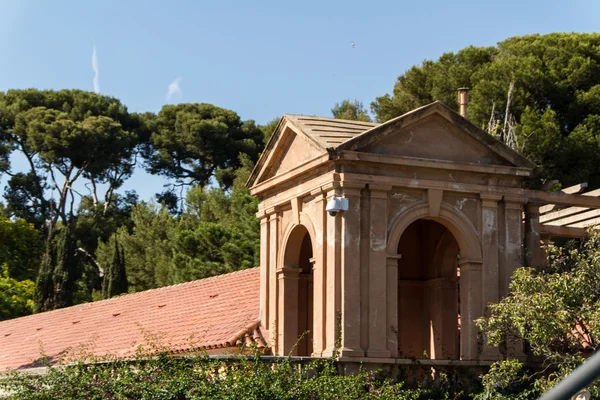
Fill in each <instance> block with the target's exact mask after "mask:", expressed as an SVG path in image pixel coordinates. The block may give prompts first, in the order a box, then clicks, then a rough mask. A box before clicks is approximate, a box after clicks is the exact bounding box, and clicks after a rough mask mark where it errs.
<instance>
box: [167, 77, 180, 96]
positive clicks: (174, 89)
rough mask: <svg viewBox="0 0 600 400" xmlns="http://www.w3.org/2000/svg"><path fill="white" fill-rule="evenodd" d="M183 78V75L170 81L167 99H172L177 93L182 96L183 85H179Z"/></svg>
mask: <svg viewBox="0 0 600 400" xmlns="http://www.w3.org/2000/svg"><path fill="white" fill-rule="evenodd" d="M182 80H183V78H182V77H178V78H176V79H175V80H174V81H173V82H171V83H169V88H168V89H167V101H169V100H171V97H173V96H174V95H176V94H177V95H179V97H181V87H180V86H179V82H181V81H182Z"/></svg>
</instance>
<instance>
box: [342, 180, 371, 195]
mask: <svg viewBox="0 0 600 400" xmlns="http://www.w3.org/2000/svg"><path fill="white" fill-rule="evenodd" d="M340 187H341V189H342V193H343V195H344V196H345V197H351V196H360V191H361V190H363V189H364V188H365V184H363V183H356V182H348V181H341V182H340Z"/></svg>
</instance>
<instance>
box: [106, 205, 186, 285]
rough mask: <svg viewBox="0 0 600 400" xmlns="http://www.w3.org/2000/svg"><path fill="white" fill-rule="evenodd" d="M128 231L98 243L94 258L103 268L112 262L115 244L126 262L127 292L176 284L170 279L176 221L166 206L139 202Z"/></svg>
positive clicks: (135, 206) (123, 230)
mask: <svg viewBox="0 0 600 400" xmlns="http://www.w3.org/2000/svg"><path fill="white" fill-rule="evenodd" d="M131 223H132V229H131V232H130V231H129V230H128V228H127V227H126V226H122V227H120V228H119V229H117V231H116V232H115V233H114V234H113V235H112V236H111V238H110V239H108V240H106V241H101V242H99V243H98V248H97V250H96V259H97V262H98V264H99V265H101V266H102V267H103V269H106V268H107V267H106V266H109V265H110V264H111V263H112V262H113V257H114V251H113V248H114V246H113V245H112V243H111V242H113V241H114V240H115V237H116V240H117V241H118V243H119V245H120V246H121V247H122V251H123V254H124V256H123V257H124V259H125V269H126V275H127V282H128V286H129V289H130V291H132V292H138V291H141V290H147V289H152V288H156V287H161V286H166V285H170V284H173V283H175V281H174V280H173V278H172V277H173V251H172V243H173V240H174V236H175V234H176V227H177V220H176V219H175V218H174V217H173V216H171V215H170V214H169V212H168V211H167V209H166V208H165V207H162V206H159V205H156V204H147V203H143V202H142V203H138V204H136V205H134V206H133V207H132V209H131Z"/></svg>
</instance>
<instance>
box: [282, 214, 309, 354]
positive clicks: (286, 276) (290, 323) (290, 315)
mask: <svg viewBox="0 0 600 400" xmlns="http://www.w3.org/2000/svg"><path fill="white" fill-rule="evenodd" d="M313 263H314V259H313V246H312V241H311V239H310V235H309V233H308V230H307V229H306V228H305V227H304V226H302V225H298V226H296V227H294V228H293V230H292V232H291V233H290V235H289V237H288V240H287V243H286V247H285V253H284V265H283V267H284V269H283V284H284V286H283V293H282V295H283V304H284V315H283V319H284V321H283V322H284V323H283V326H282V329H283V330H284V340H283V342H284V343H283V344H282V345H283V354H290V352H291V354H292V355H295V356H310V355H312V352H313ZM298 339H300V340H298Z"/></svg>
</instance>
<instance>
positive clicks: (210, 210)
mask: <svg viewBox="0 0 600 400" xmlns="http://www.w3.org/2000/svg"><path fill="white" fill-rule="evenodd" d="M240 163H241V165H242V167H241V168H240V169H238V170H237V171H236V178H235V180H234V183H233V186H232V189H231V191H229V192H225V191H224V190H223V189H220V188H211V189H207V188H200V187H195V188H192V189H191V190H190V191H189V192H188V195H187V211H186V213H185V214H184V215H182V219H181V222H180V224H179V229H178V230H177V234H176V236H175V241H174V247H173V262H174V264H175V274H176V277H175V279H176V281H178V282H182V281H188V280H192V279H199V278H205V277H208V276H213V275H218V274H222V273H227V272H231V271H236V270H240V269H245V268H250V267H255V266H257V265H258V263H259V256H260V226H259V221H258V219H257V218H256V216H255V215H256V212H257V211H258V199H257V198H255V197H253V196H251V195H250V192H249V190H248V189H247V188H246V187H245V182H246V181H247V180H248V177H249V174H250V172H251V171H252V167H253V163H252V161H251V160H250V159H249V158H248V157H247V156H244V155H243V156H241V158H240Z"/></svg>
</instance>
